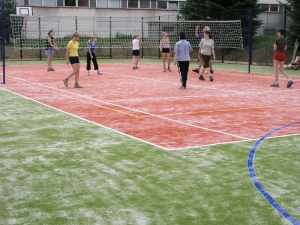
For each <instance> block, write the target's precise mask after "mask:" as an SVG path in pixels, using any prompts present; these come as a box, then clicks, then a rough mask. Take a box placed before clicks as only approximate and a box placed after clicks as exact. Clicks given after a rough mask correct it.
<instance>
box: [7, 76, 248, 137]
mask: <svg viewBox="0 0 300 225" xmlns="http://www.w3.org/2000/svg"><path fill="white" fill-rule="evenodd" d="M8 76H9V77H12V76H11V75H8ZM12 78H14V79H17V80H21V81H24V82H27V83H31V84H34V85H37V86H41V87H44V88H47V89H52V90H55V91H61V92H65V93H67V94H72V95H75V96H78V97H81V98H86V99H89V100H92V101H95V102H101V103H104V104H107V105H112V106H116V107H119V108H123V109H127V110H129V111H133V112H138V113H142V114H145V115H149V116H152V117H157V118H160V119H163V120H168V121H171V122H174V123H178V124H182V125H186V126H190V127H194V128H197V129H202V130H206V131H211V132H215V133H220V134H224V135H227V136H232V137H235V138H241V139H245V140H249V138H246V137H243V136H239V135H235V134H230V133H226V132H222V131H218V130H213V129H209V128H206V127H201V126H196V125H193V124H188V123H185V122H181V121H178V120H173V119H171V118H167V117H164V116H159V115H155V114H152V113H147V112H143V111H140V110H137V109H132V108H128V107H126V106H121V105H118V104H115V103H110V102H106V101H103V100H99V99H94V98H91V97H87V96H84V95H80V94H77V93H73V92H69V91H66V90H62V89H57V88H53V87H48V86H46V85H43V84H38V83H34V82H31V81H27V80H25V79H22V78H16V77H12Z"/></svg>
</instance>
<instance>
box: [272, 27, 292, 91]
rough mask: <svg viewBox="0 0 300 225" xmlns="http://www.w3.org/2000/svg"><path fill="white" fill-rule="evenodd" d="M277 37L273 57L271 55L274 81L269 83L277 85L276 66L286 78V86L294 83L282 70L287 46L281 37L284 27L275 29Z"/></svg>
mask: <svg viewBox="0 0 300 225" xmlns="http://www.w3.org/2000/svg"><path fill="white" fill-rule="evenodd" d="M276 32H277V35H278V38H277V39H276V40H275V43H274V51H275V53H274V57H273V65H274V73H275V82H274V83H273V84H271V87H277V88H278V87H279V83H278V67H279V68H280V72H281V73H282V74H283V75H284V76H285V77H286V78H287V79H288V83H287V85H286V87H287V88H289V87H291V86H292V84H293V83H294V82H293V81H292V80H291V79H290V78H289V76H288V74H287V73H286V72H285V70H284V62H285V51H286V48H287V41H286V39H285V38H284V37H283V35H284V33H285V29H283V28H280V29H277V30H276Z"/></svg>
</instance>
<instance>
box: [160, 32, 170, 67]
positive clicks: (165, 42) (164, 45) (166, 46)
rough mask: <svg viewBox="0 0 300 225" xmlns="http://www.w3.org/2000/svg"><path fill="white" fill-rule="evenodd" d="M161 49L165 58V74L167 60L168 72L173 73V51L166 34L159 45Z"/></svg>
mask: <svg viewBox="0 0 300 225" xmlns="http://www.w3.org/2000/svg"><path fill="white" fill-rule="evenodd" d="M159 49H160V52H161V55H162V58H163V66H164V70H163V72H166V58H167V59H168V71H169V72H172V70H171V68H170V63H171V58H170V55H171V53H172V50H171V45H170V40H169V38H168V34H167V33H166V32H163V33H162V39H161V40H160V43H159Z"/></svg>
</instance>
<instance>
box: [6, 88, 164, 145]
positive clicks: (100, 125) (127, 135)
mask: <svg viewBox="0 0 300 225" xmlns="http://www.w3.org/2000/svg"><path fill="white" fill-rule="evenodd" d="M0 89H2V90H4V91H8V92H10V93H13V94H15V95H18V96H21V97H22V98H25V99H28V100H30V101H33V102H36V103H38V104H40V105H44V106H46V107H48V108H51V109H54V110H56V111H59V112H61V113H64V114H67V115H70V116H73V117H76V118H78V119H81V120H84V121H86V122H89V123H92V124H94V125H97V126H99V127H103V128H105V129H107V130H110V131H113V132H116V133H118V134H122V135H124V136H126V137H130V138H132V139H135V140H138V141H141V142H143V143H146V144H149V145H152V146H154V147H157V148H161V149H163V150H166V148H165V147H162V146H160V145H156V144H153V143H151V142H148V141H145V140H143V139H140V138H137V137H134V136H131V135H129V134H126V133H123V132H121V131H118V130H115V129H113V128H110V127H106V126H104V125H102V124H99V123H96V122H93V121H91V120H88V119H85V118H82V117H80V116H77V115H75V114H72V113H68V112H65V111H63V110H60V109H57V108H55V107H52V106H50V105H47V104H44V103H42V102H39V101H37V100H34V99H32V98H29V97H26V96H24V95H21V94H19V93H16V92H13V91H11V90H7V89H4V88H1V87H0Z"/></svg>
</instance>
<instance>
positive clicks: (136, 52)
mask: <svg viewBox="0 0 300 225" xmlns="http://www.w3.org/2000/svg"><path fill="white" fill-rule="evenodd" d="M132 39H133V40H132V56H133V57H132V58H133V69H139V68H138V66H137V64H138V62H139V58H140V44H143V42H142V40H141V39H140V37H139V35H137V34H133V35H132Z"/></svg>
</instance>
